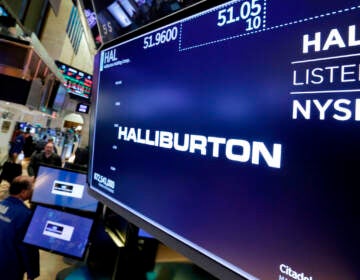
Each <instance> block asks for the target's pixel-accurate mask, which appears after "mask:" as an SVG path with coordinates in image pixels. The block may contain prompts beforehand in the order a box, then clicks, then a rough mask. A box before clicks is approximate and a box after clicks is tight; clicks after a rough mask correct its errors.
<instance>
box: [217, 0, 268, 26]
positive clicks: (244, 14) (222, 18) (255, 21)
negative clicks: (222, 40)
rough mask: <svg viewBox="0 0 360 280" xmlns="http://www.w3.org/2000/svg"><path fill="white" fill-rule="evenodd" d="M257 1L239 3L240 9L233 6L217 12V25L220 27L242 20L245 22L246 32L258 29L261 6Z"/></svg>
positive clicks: (250, 0)
mask: <svg viewBox="0 0 360 280" xmlns="http://www.w3.org/2000/svg"><path fill="white" fill-rule="evenodd" d="M258 1H259V0H249V1H244V2H241V4H240V7H238V5H234V6H230V7H228V8H226V9H221V10H219V12H218V21H217V25H218V26H220V27H222V26H224V25H228V24H232V23H235V22H238V21H240V20H243V21H245V22H246V31H251V30H253V29H258V28H260V26H261V22H262V20H261V16H260V13H261V11H262V6H261V4H260V3H258Z"/></svg>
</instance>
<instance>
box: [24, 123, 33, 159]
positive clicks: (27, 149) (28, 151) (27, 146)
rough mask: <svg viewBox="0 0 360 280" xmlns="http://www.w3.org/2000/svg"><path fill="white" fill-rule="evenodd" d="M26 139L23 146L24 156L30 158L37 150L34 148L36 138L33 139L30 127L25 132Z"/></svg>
mask: <svg viewBox="0 0 360 280" xmlns="http://www.w3.org/2000/svg"><path fill="white" fill-rule="evenodd" d="M24 139H25V141H24V146H23V150H24V156H25V158H29V157H30V156H31V155H32V153H33V152H34V150H35V149H34V140H33V137H32V136H31V133H30V128H29V127H27V128H26V132H25V134H24Z"/></svg>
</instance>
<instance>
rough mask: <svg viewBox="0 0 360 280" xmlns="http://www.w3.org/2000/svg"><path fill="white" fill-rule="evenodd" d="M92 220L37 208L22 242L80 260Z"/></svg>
mask: <svg viewBox="0 0 360 280" xmlns="http://www.w3.org/2000/svg"><path fill="white" fill-rule="evenodd" d="M92 224H93V220H92V219H89V218H85V217H81V216H77V215H73V214H69V213H66V212H62V211H58V210H55V209H51V208H46V207H43V206H37V207H36V209H35V212H34V215H33V217H32V219H31V222H30V225H29V227H28V229H27V232H26V235H25V237H24V242H25V243H28V244H32V245H35V246H38V247H40V248H43V249H45V250H49V251H53V252H55V253H59V254H64V255H68V256H73V257H76V258H82V257H83V256H84V253H85V251H86V246H87V244H88V239H89V234H90V230H91V227H92Z"/></svg>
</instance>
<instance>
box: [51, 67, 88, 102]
mask: <svg viewBox="0 0 360 280" xmlns="http://www.w3.org/2000/svg"><path fill="white" fill-rule="evenodd" d="M55 63H56V65H57V67H58V68H59V70H60V72H61V73H62V74H63V76H64V79H65V83H64V85H65V87H66V88H67V92H68V93H69V94H70V96H72V97H75V98H80V99H83V100H90V97H91V88H92V83H93V82H92V75H90V74H89V73H85V72H83V71H81V70H79V69H76V68H74V67H72V66H70V65H67V64H65V63H62V62H60V61H55Z"/></svg>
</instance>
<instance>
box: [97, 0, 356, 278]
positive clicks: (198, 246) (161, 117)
mask: <svg viewBox="0 0 360 280" xmlns="http://www.w3.org/2000/svg"><path fill="white" fill-rule="evenodd" d="M296 3H297V4H295V2H293V1H280V0H271V1H270V0H268V1H265V0H253V1H246V0H244V1H230V2H227V3H226V4H223V5H220V6H217V7H214V8H212V9H209V10H207V11H204V12H201V13H199V14H196V15H194V16H190V17H188V18H184V19H183V20H181V21H178V22H176V23H173V24H170V25H167V26H164V27H163V28H160V29H156V30H153V31H152V32H150V33H146V34H144V35H142V36H140V37H137V38H134V39H132V40H129V41H127V42H124V43H120V44H118V45H114V46H111V47H108V48H107V49H104V50H102V51H101V53H100V54H99V64H98V67H99V71H98V73H96V75H97V79H98V88H97V100H96V109H95V115H94V117H95V123H94V140H93V147H92V149H93V153H92V166H91V174H90V176H91V182H90V184H91V186H90V188H91V189H92V190H93V191H94V192H95V193H97V194H99V196H101V197H103V199H104V200H107V201H110V200H111V201H112V202H115V203H116V204H118V205H120V206H121V207H122V208H124V209H126V211H128V212H130V213H132V214H134V215H136V216H138V217H140V218H141V219H143V220H144V221H146V222H147V223H149V224H151V225H152V226H153V228H156V229H158V230H160V231H163V232H165V233H166V234H167V235H170V236H171V237H173V238H175V239H177V240H178V241H179V243H180V244H186V245H187V246H190V247H191V248H194V249H195V250H196V251H199V252H201V253H202V254H204V255H205V256H206V257H205V258H210V259H212V260H215V261H216V262H218V263H220V264H221V265H223V266H224V267H226V268H227V269H230V270H232V271H234V272H235V273H237V274H238V275H239V277H240V276H243V277H245V278H247V279H265V280H275V279H276V280H277V279H306V280H342V279H348V280H356V279H360V264H359V261H358V260H359V259H360V258H359V252H358V251H359V250H358V249H359V248H360V247H359V238H358V236H359V227H358V225H357V224H358V221H359V218H360V217H359V209H358V202H357V201H356V196H355V189H356V186H357V184H358V182H359V175H358V174H359V172H358V169H359V167H360V162H359V158H360V157H359V155H360V146H359V145H358V143H359V140H360V132H359V121H360V99H359V97H358V95H359V92H360V83H359V81H360V78H359V77H360V76H359V75H360V74H359V73H360V56H359V52H360V24H359V16H360V6H359V1H355V0H354V1H351V0H347V1H325V0H324V1H323V0H317V1H301V2H296ZM104 135H106V136H107V137H104ZM146 229H147V230H148V228H146ZM149 233H150V234H153V233H156V230H154V232H152V231H151V230H150V232H149ZM190 258H191V256H190ZM206 268H207V269H210V270H211V268H209V267H206ZM218 276H219V277H220V276H221V273H219V274H218ZM301 277H302V278H301ZM220 278H221V277H220Z"/></svg>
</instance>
